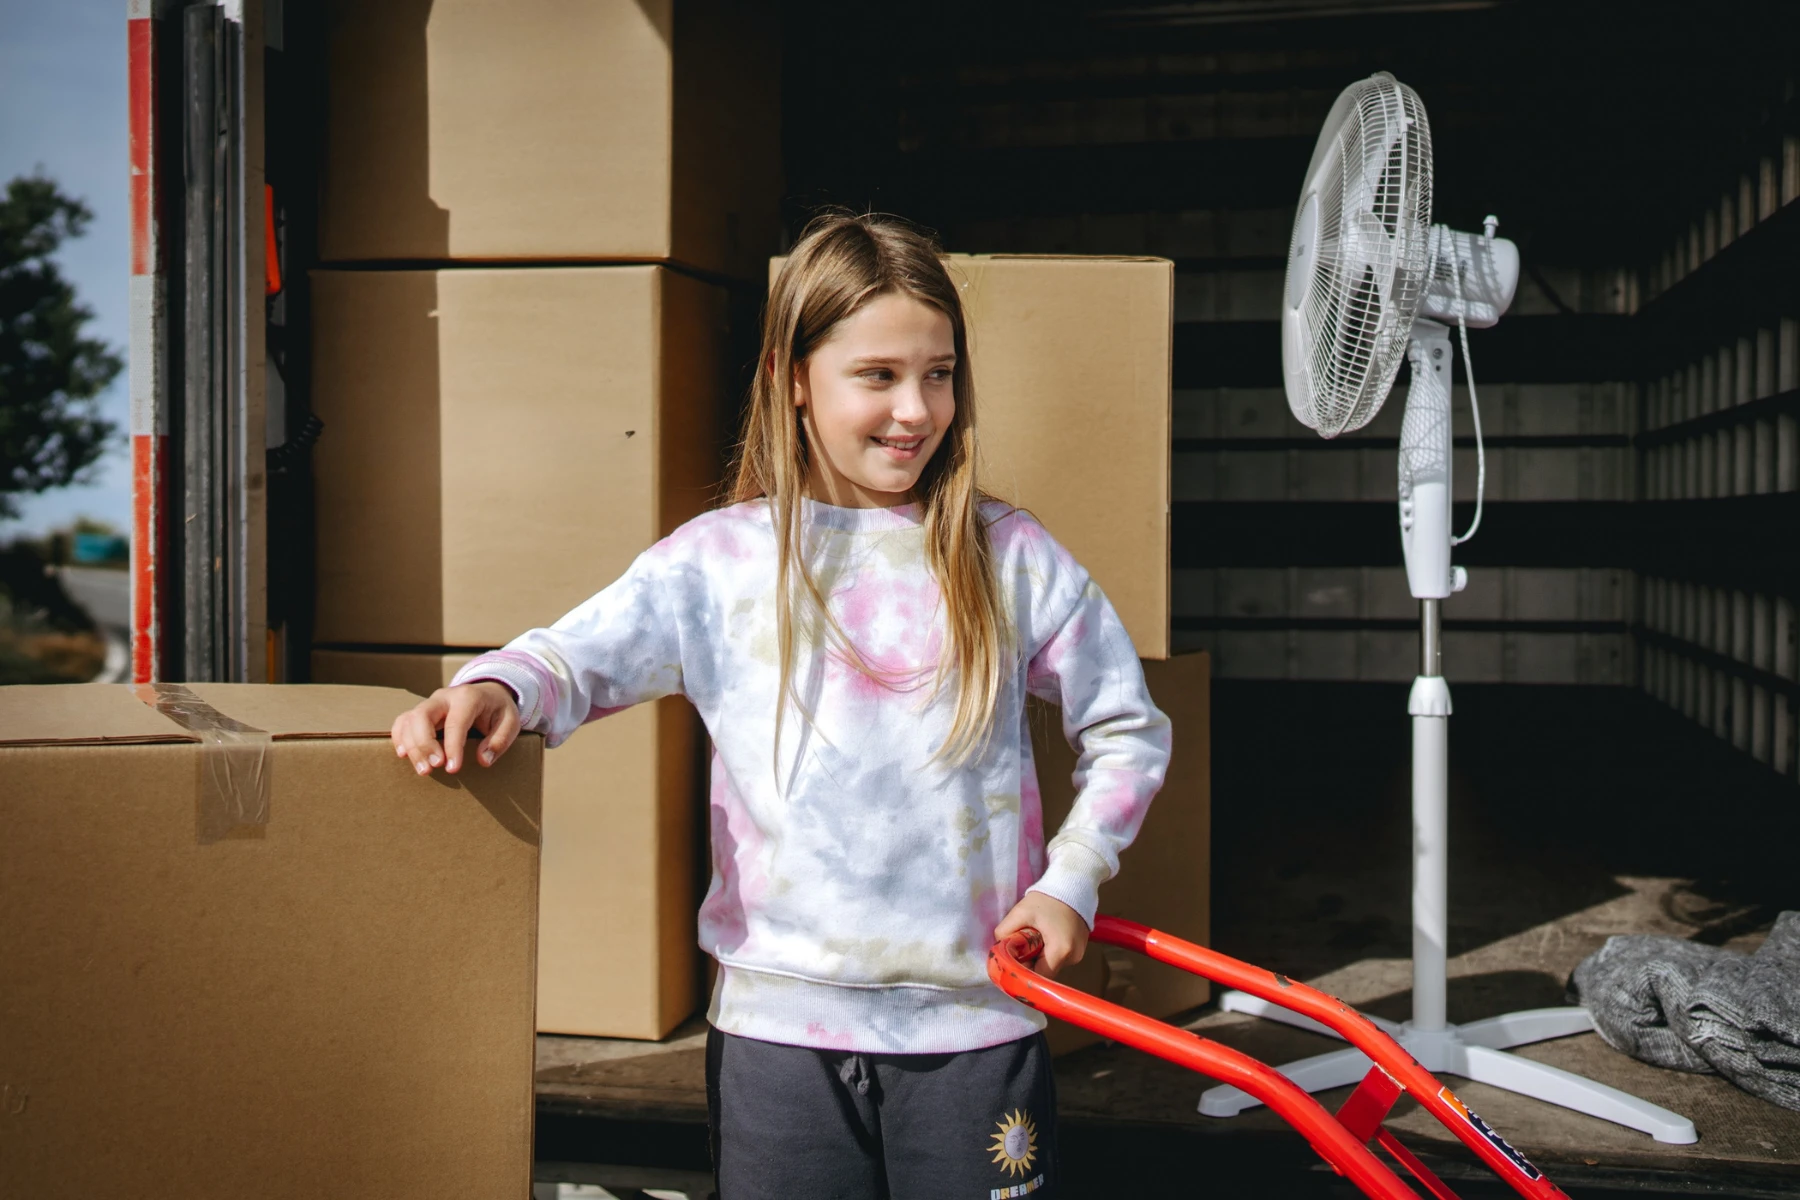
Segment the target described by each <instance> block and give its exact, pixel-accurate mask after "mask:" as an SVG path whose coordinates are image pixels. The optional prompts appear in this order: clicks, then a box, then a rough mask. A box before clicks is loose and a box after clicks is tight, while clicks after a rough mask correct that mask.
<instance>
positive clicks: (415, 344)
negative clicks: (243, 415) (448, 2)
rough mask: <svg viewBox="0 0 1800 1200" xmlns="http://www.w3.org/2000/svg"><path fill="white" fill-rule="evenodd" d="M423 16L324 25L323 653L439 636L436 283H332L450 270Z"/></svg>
mask: <svg viewBox="0 0 1800 1200" xmlns="http://www.w3.org/2000/svg"><path fill="white" fill-rule="evenodd" d="M432 8H433V2H432V0H391V2H388V3H383V4H377V5H367V4H354V3H350V2H349V0H339V2H336V3H332V4H331V5H329V6H328V10H327V13H326V18H325V20H326V78H327V80H328V85H327V88H326V111H327V121H326V139H327V145H326V147H325V153H324V155H323V156H322V165H321V179H320V212H319V258H320V261H321V263H322V269H320V270H319V271H317V272H315V273H314V276H313V281H312V283H313V339H312V343H313V345H312V354H313V407H314V410H315V411H316V412H317V413H318V415H319V417H320V419H321V420H323V421H324V423H325V428H326V430H327V431H328V432H327V433H326V435H325V436H324V437H323V438H321V439H320V441H319V444H318V447H317V449H316V451H315V454H314V478H315V489H316V499H315V511H316V519H317V524H316V529H317V534H316V537H317V551H316V556H317V565H316V572H317V574H316V578H317V588H318V598H317V610H316V619H315V627H314V635H313V636H314V640H315V641H317V642H322V643H364V644H366V643H382V642H403V641H408V640H420V639H416V638H409V637H408V636H404V635H401V634H400V630H401V627H402V625H403V624H414V625H416V624H419V623H423V624H425V625H428V626H430V627H434V628H440V629H441V627H442V623H443V604H444V597H443V577H444V571H443V545H442V539H441V537H440V535H439V531H440V530H441V529H442V527H443V525H442V508H443V501H442V487H443V480H442V478H441V475H442V468H441V464H442V460H443V455H442V436H441V430H440V428H439V422H440V417H439V411H440V407H439V383H440V380H439V368H438V363H439V345H438V318H437V310H438V303H437V276H436V274H435V272H433V271H431V270H429V269H412V270H334V269H332V268H333V266H334V265H336V264H340V263H347V262H362V263H368V262H379V263H384V264H386V263H393V264H396V265H399V264H402V263H404V264H406V265H410V266H413V267H415V268H418V267H421V266H425V265H427V264H430V263H434V262H436V261H439V260H443V259H445V258H447V257H448V255H449V250H450V214H449V212H448V211H446V210H445V209H443V208H441V207H439V206H438V205H437V204H436V203H435V202H434V201H433V199H432V197H431V136H430V135H431V105H430V94H429V92H430V89H429V55H428V47H427V33H428V26H429V23H430V20H431V14H432ZM393 581H401V582H402V584H403V586H402V587H401V588H400V589H399V590H396V589H395V585H394V582H393ZM409 615H410V617H411V618H412V619H411V620H408V619H407V618H408V616H409ZM423 640H426V641H437V642H441V641H442V638H441V637H439V638H435V639H423Z"/></svg>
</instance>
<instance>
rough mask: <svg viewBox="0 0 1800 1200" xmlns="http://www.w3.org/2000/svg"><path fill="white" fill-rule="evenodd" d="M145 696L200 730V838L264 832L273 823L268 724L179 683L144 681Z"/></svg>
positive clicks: (140, 690) (140, 691)
mask: <svg viewBox="0 0 1800 1200" xmlns="http://www.w3.org/2000/svg"><path fill="white" fill-rule="evenodd" d="M132 690H133V691H134V692H135V693H136V694H137V698H138V699H139V700H142V701H143V702H144V703H145V704H148V705H149V706H150V707H151V708H154V709H155V710H156V711H157V712H159V713H161V714H162V715H163V716H165V717H167V718H169V720H171V721H173V722H175V723H176V724H177V725H179V726H181V727H182V728H183V729H186V730H188V731H189V732H190V733H196V734H198V735H200V762H199V766H198V779H197V781H196V782H197V785H198V786H197V789H196V794H195V798H194V832H195V840H196V841H198V842H199V843H200V844H201V845H203V846H205V845H209V844H211V843H213V842H217V841H223V840H224V839H226V838H241V837H261V836H262V831H263V829H264V828H265V827H266V826H267V825H268V824H269V747H270V746H271V744H272V742H271V739H270V737H269V733H268V731H267V730H265V729H258V728H256V726H254V725H246V724H244V723H243V722H242V721H239V720H237V719H235V718H233V717H228V716H226V715H225V714H224V713H222V712H220V711H219V710H218V709H216V708H214V707H213V706H212V705H210V704H208V703H207V702H206V701H204V700H202V699H201V698H200V697H198V696H196V695H195V694H194V693H193V692H191V691H189V690H188V689H187V688H185V687H183V686H181V685H180V684H179V683H140V684H135V685H134V686H133V689H132Z"/></svg>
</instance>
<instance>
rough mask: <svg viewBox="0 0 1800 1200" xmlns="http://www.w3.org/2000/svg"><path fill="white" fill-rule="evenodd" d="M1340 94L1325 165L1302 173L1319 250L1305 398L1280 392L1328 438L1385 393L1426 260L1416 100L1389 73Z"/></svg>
mask: <svg viewBox="0 0 1800 1200" xmlns="http://www.w3.org/2000/svg"><path fill="white" fill-rule="evenodd" d="M1348 91H1349V93H1350V95H1351V98H1352V102H1351V103H1350V105H1349V106H1348V111H1347V113H1346V115H1345V118H1344V120H1343V122H1342V124H1341V125H1340V126H1339V127H1338V129H1337V133H1336V137H1335V138H1334V139H1333V141H1334V143H1335V145H1333V146H1330V147H1321V149H1322V150H1325V151H1327V153H1326V155H1325V157H1324V161H1323V163H1322V164H1321V167H1322V169H1320V170H1318V171H1317V174H1316V178H1315V179H1314V180H1309V181H1308V184H1309V186H1313V185H1315V183H1316V186H1317V189H1318V229H1317V233H1316V239H1317V249H1316V251H1315V252H1314V255H1313V259H1312V263H1313V266H1312V278H1311V279H1310V280H1309V281H1308V282H1307V285H1306V292H1305V295H1304V299H1303V300H1302V302H1301V304H1300V306H1299V310H1298V313H1297V317H1298V319H1299V321H1300V323H1301V329H1300V333H1301V337H1300V347H1299V349H1300V352H1301V353H1302V355H1303V356H1304V361H1305V366H1306V368H1307V371H1306V375H1307V386H1306V387H1305V389H1304V391H1305V392H1306V395H1304V396H1296V395H1292V394H1290V396H1289V401H1290V404H1291V405H1292V406H1293V408H1294V412H1295V415H1296V416H1298V417H1299V418H1300V420H1301V421H1302V422H1304V423H1305V424H1306V425H1308V426H1310V427H1311V428H1313V429H1316V430H1318V431H1319V432H1320V433H1322V434H1324V435H1325V436H1326V437H1332V436H1335V435H1336V434H1339V433H1343V432H1346V431H1348V430H1353V429H1359V428H1361V427H1362V426H1363V425H1366V424H1368V422H1369V421H1370V420H1372V419H1373V418H1374V416H1375V413H1376V410H1377V409H1379V408H1380V407H1381V402H1382V401H1383V400H1384V399H1386V397H1387V393H1388V390H1389V389H1390V388H1392V387H1393V384H1394V376H1395V375H1396V374H1398V373H1399V370H1400V363H1401V361H1402V360H1403V359H1404V357H1405V354H1406V343H1407V339H1408V338H1409V337H1410V335H1411V331H1412V323H1413V316H1414V314H1415V313H1416V312H1417V311H1418V306H1419V294H1420V289H1421V287H1422V285H1423V283H1424V276H1425V272H1426V269H1427V265H1428V262H1429V253H1428V246H1427V240H1428V235H1427V231H1428V229H1429V228H1430V225H1431V127H1430V125H1429V123H1428V122H1427V120H1426V117H1425V106H1424V105H1423V104H1422V103H1420V101H1419V97H1418V94H1417V93H1416V92H1414V91H1413V90H1412V89H1411V88H1409V87H1407V86H1406V85H1405V84H1403V83H1400V82H1398V81H1397V80H1395V79H1393V78H1392V77H1391V76H1386V75H1377V76H1374V77H1373V78H1370V79H1366V80H1363V81H1361V82H1360V83H1357V84H1353V85H1352V86H1351V88H1350V89H1348ZM1315 161H1318V156H1315ZM1302 202H1303V203H1304V196H1303V197H1302ZM1295 232H1296V239H1297V238H1298V235H1299V230H1298V227H1296V231H1295ZM1297 250H1298V242H1297V240H1296V242H1295V243H1294V244H1291V245H1290V246H1289V258H1288V261H1289V269H1290V270H1295V269H1299V268H1298V267H1297V266H1296V259H1297V258H1298V257H1299V256H1298V254H1297ZM1292 391H1293V387H1292V384H1290V393H1291V392H1292Z"/></svg>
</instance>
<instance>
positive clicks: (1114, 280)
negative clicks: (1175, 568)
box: [769, 254, 1175, 659]
mask: <svg viewBox="0 0 1800 1200" xmlns="http://www.w3.org/2000/svg"><path fill="white" fill-rule="evenodd" d="M783 261H785V260H783V259H780V258H777V259H773V260H771V262H770V265H769V279H770V282H771V283H773V282H774V278H775V273H776V272H777V271H778V270H779V269H780V264H781V263H782V262H783ZM946 261H947V265H948V266H949V268H950V273H951V276H952V277H953V278H954V279H956V281H957V283H958V285H959V286H960V287H961V289H962V297H963V310H964V314H965V317H966V319H967V321H968V325H969V353H970V357H971V358H972V359H973V360H974V361H973V366H974V372H975V398H976V401H975V402H976V411H977V412H978V413H979V414H980V429H981V450H982V468H981V485H982V487H983V488H984V489H985V490H986V491H987V492H989V493H990V494H991V495H994V496H998V497H999V498H1001V499H1003V500H1007V501H1010V502H1012V503H1014V504H1018V505H1021V506H1023V507H1025V508H1027V509H1030V510H1031V512H1032V513H1034V514H1036V516H1037V517H1038V518H1039V519H1040V520H1042V521H1043V523H1044V525H1045V526H1046V527H1047V528H1048V529H1049V530H1050V532H1051V533H1053V534H1054V535H1055V536H1056V538H1057V540H1058V541H1060V542H1062V543H1063V545H1065V546H1067V547H1068V548H1069V551H1070V553H1072V554H1074V556H1075V558H1076V560H1077V561H1078V562H1080V563H1081V564H1082V565H1083V566H1084V567H1086V568H1087V569H1088V571H1089V573H1090V574H1092V575H1093V577H1094V579H1095V581H1096V582H1098V583H1099V584H1100V586H1101V588H1102V589H1104V590H1105V592H1106V595H1107V598H1108V599H1110V600H1111V601H1112V602H1113V605H1114V607H1116V608H1117V609H1118V610H1119V616H1120V618H1121V619H1122V620H1123V621H1124V622H1125V629H1126V631H1127V632H1129V633H1130V634H1131V640H1132V642H1133V643H1134V644H1135V645H1136V647H1137V652H1138V653H1139V654H1140V655H1142V656H1143V657H1145V658H1151V659H1164V658H1167V657H1169V655H1170V653H1171V650H1170V642H1169V605H1170V595H1169V587H1170V573H1169V502H1170V494H1171V493H1170V449H1171V445H1172V443H1171V440H1170V439H1171V437H1172V421H1173V411H1172V407H1171V392H1170V379H1171V376H1170V355H1171V347H1172V344H1173V338H1174V324H1173V322H1174V311H1175V309H1174V304H1175V301H1174V287H1175V265H1174V263H1172V262H1170V261H1169V260H1168V259H1165V258H1071V257H1056V256H1051V255H1041V256H1040V255H1010V254H995V255H968V254H952V255H949V256H948V258H947V260H946Z"/></svg>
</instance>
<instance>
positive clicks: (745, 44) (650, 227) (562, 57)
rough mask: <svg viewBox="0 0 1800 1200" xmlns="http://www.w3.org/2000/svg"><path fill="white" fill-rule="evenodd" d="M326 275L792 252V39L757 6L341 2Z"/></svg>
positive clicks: (733, 264)
mask: <svg viewBox="0 0 1800 1200" xmlns="http://www.w3.org/2000/svg"><path fill="white" fill-rule="evenodd" d="M326 9H327V16H326V21H327V63H326V70H327V72H328V75H327V78H329V80H330V84H331V86H330V87H329V88H327V89H326V113H325V123H326V134H325V157H324V165H323V171H322V180H321V198H320V211H319V255H320V258H321V259H322V260H323V261H326V262H351V261H357V262H367V261H388V262H394V261H413V262H440V261H443V260H446V259H487V260H511V261H520V260H546V259H547V260H559V261H572V260H586V261H597V260H610V261H618V260H638V261H646V260H651V261H672V262H676V263H681V264H683V265H686V266H689V267H693V268H695V269H697V270H701V271H711V272H716V273H719V274H723V275H729V276H732V277H735V278H740V279H755V278H757V276H758V274H759V272H760V271H761V270H762V264H763V260H764V259H765V258H766V257H767V256H768V255H769V254H772V253H773V252H774V251H775V249H776V246H777V241H778V238H779V236H780V204H781V196H782V180H781V61H780V55H781V39H780V32H779V28H778V22H777V14H776V12H775V9H774V6H773V5H772V4H769V3H765V2H755V0H681V3H675V2H674V0H508V2H507V3H504V4H498V3H492V2H484V0H387V2H384V3H381V4H361V3H352V2H351V0H333V2H332V3H329V4H327V6H326Z"/></svg>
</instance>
